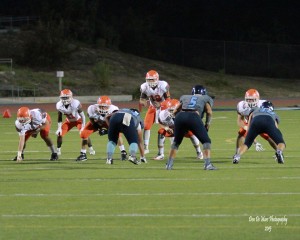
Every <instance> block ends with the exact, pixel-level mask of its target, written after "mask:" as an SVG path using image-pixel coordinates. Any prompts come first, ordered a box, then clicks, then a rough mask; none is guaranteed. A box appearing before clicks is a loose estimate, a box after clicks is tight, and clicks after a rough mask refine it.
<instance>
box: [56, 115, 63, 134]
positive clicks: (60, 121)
mask: <svg viewBox="0 0 300 240" xmlns="http://www.w3.org/2000/svg"><path fill="white" fill-rule="evenodd" d="M61 126H62V112H60V111H58V114H57V130H56V132H55V134H56V135H57V136H60V135H61V133H62V129H61Z"/></svg>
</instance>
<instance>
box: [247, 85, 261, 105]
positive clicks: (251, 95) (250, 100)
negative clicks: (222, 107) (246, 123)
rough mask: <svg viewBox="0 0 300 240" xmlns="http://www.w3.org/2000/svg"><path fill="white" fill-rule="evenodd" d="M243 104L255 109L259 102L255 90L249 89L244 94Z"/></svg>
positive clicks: (257, 93)
mask: <svg viewBox="0 0 300 240" xmlns="http://www.w3.org/2000/svg"><path fill="white" fill-rule="evenodd" d="M245 102H246V103H247V104H248V106H249V107H250V108H254V107H257V105H258V102H259V92H258V91H257V90H256V89H249V90H248V91H247V92H246V93H245Z"/></svg>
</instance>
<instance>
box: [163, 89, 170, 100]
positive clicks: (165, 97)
mask: <svg viewBox="0 0 300 240" xmlns="http://www.w3.org/2000/svg"><path fill="white" fill-rule="evenodd" d="M163 96H164V99H165V100H166V99H170V98H171V94H170V91H169V90H168V91H167V92H165V93H164V94H163Z"/></svg>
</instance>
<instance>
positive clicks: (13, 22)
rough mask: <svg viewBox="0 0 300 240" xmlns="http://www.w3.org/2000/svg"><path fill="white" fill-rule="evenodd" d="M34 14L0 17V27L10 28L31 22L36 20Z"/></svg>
mask: <svg viewBox="0 0 300 240" xmlns="http://www.w3.org/2000/svg"><path fill="white" fill-rule="evenodd" d="M38 20H39V18H38V17H36V16H23V17H0V29H1V28H4V29H7V28H9V29H12V28H14V27H20V26H21V25H25V24H30V23H31V22H36V21H38Z"/></svg>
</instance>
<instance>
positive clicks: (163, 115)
mask: <svg viewBox="0 0 300 240" xmlns="http://www.w3.org/2000/svg"><path fill="white" fill-rule="evenodd" d="M158 122H159V123H160V124H162V125H164V126H168V127H169V128H174V118H173V117H172V115H171V113H170V112H169V111H168V110H167V109H165V110H161V111H160V112H159V115H158Z"/></svg>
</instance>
